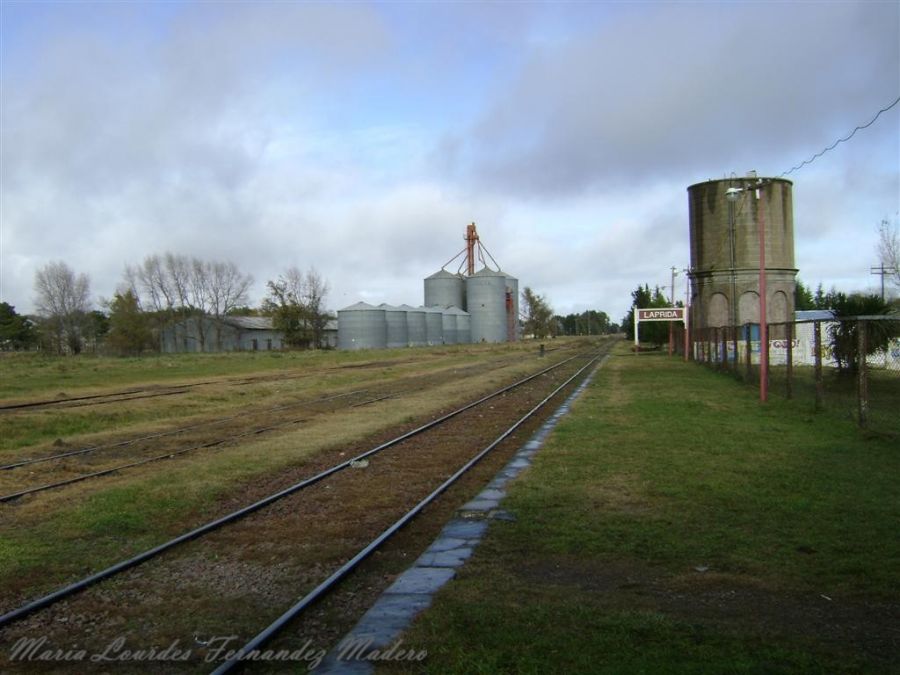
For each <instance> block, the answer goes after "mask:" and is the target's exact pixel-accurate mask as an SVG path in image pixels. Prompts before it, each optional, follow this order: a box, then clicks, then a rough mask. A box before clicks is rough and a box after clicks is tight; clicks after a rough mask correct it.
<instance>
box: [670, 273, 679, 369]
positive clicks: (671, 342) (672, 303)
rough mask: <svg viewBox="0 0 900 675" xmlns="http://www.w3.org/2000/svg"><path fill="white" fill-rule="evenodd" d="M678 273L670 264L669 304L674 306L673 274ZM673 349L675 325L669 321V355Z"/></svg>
mask: <svg viewBox="0 0 900 675" xmlns="http://www.w3.org/2000/svg"><path fill="white" fill-rule="evenodd" d="M677 274H678V268H677V267H675V266H674V265H673V266H672V285H671V286H670V287H669V304H670V305H671V306H672V307H674V306H675V275H677ZM674 351H675V326H674V325H673V324H672V322H671V321H670V322H669V356H672V353H673V352H674Z"/></svg>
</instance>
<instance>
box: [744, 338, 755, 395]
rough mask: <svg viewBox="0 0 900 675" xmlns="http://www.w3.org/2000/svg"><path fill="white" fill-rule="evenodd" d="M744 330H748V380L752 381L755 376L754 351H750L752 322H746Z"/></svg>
mask: <svg viewBox="0 0 900 675" xmlns="http://www.w3.org/2000/svg"><path fill="white" fill-rule="evenodd" d="M744 330H746V331H747V335H746V341H747V382H750V379H751V377H752V376H753V353H752V352H751V351H750V350H751V348H752V345H751V344H750V333H751V332H752V331H751V330H750V324H749V323H745V324H744Z"/></svg>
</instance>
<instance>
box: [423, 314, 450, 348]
mask: <svg viewBox="0 0 900 675" xmlns="http://www.w3.org/2000/svg"><path fill="white" fill-rule="evenodd" d="M419 309H421V310H422V311H423V312H425V339H426V341H427V342H428V344H430V345H440V344H443V343H444V319H443V316H444V311H443V310H442V309H441V308H440V307H420V308H419Z"/></svg>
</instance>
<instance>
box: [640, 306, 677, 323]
mask: <svg viewBox="0 0 900 675" xmlns="http://www.w3.org/2000/svg"><path fill="white" fill-rule="evenodd" d="M635 318H636V320H637V321H684V307H659V308H657V309H639V310H637V316H636V317H635Z"/></svg>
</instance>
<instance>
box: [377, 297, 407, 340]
mask: <svg viewBox="0 0 900 675" xmlns="http://www.w3.org/2000/svg"><path fill="white" fill-rule="evenodd" d="M378 307H379V308H380V309H383V310H384V315H385V319H386V321H387V347H388V349H393V348H395V347H407V346H409V326H408V324H407V322H406V310H403V309H400V308H399V307H394V306H393V305H388V304H387V303H382V304H380V305H378Z"/></svg>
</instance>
